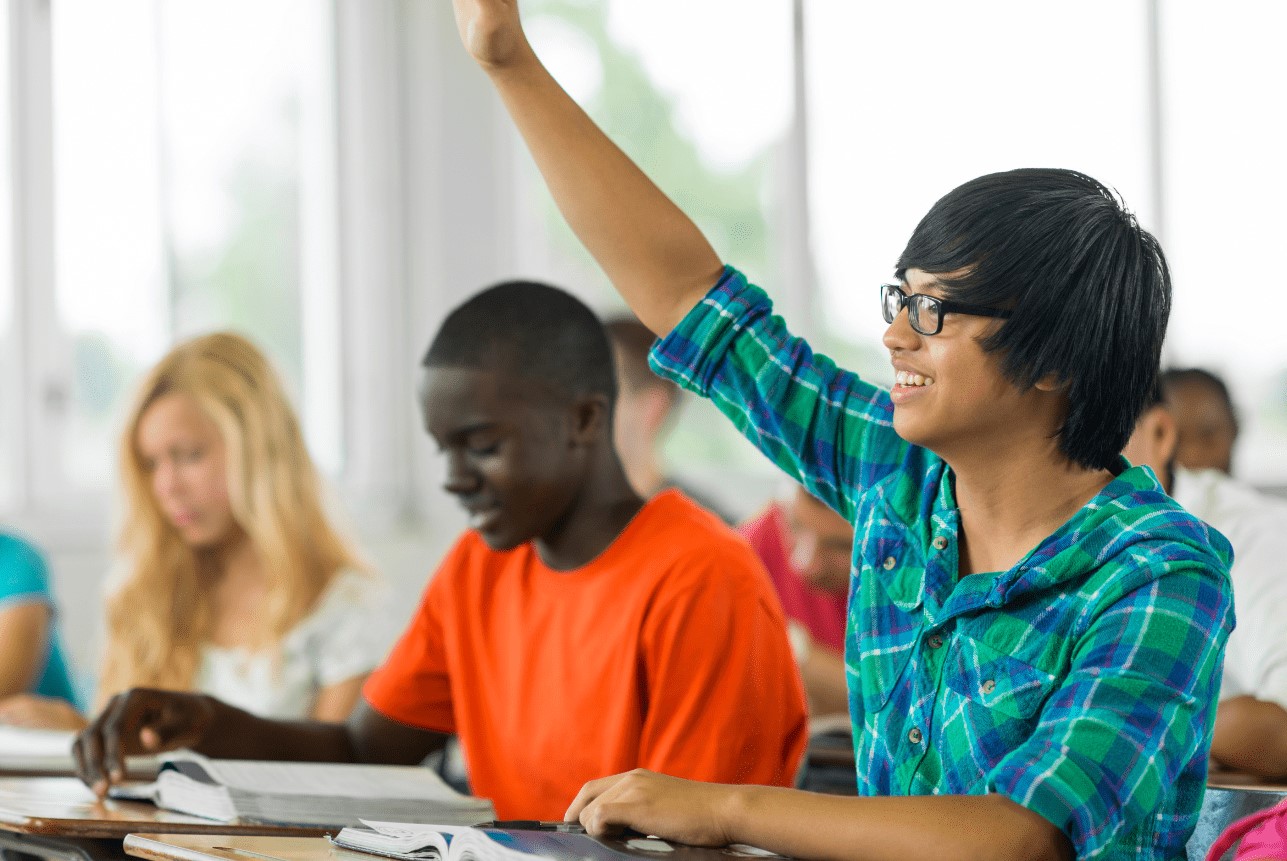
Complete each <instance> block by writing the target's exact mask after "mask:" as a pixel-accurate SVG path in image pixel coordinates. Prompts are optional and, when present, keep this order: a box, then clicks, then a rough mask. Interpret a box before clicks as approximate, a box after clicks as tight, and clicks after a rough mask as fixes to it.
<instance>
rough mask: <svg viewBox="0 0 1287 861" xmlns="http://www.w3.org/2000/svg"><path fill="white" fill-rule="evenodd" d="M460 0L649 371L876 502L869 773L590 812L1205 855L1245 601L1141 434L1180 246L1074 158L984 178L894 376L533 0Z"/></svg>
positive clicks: (1018, 848) (860, 726)
mask: <svg viewBox="0 0 1287 861" xmlns="http://www.w3.org/2000/svg"><path fill="white" fill-rule="evenodd" d="M455 9H456V14H457V21H458V24H459V26H460V32H461V35H462V38H463V41H464V43H465V45H466V46H467V48H468V50H469V51H470V53H471V54H472V55H473V56H474V58H475V59H476V60H477V61H478V63H479V64H480V65H481V66H482V68H483V69H484V70H485V72H486V73H487V74H488V76H489V77H490V79H491V81H492V83H493V84H494V85H495V87H496V89H497V91H498V92H499V94H500V96H501V99H502V100H503V101H504V103H505V105H506V107H507V109H508V110H509V112H510V114H511V116H512V117H513V118H514V120H515V122H516V124H517V125H518V128H519V130H520V132H521V133H522V134H523V136H524V138H525V139H526V141H527V144H528V146H529V148H530V149H531V151H532V153H533V155H534V157H535V159H536V163H537V165H538V167H539V168H540V169H541V171H542V173H543V175H544V176H545V178H546V181H547V183H548V184H549V187H550V189H551V191H552V192H553V194H554V198H555V201H556V202H557V204H558V205H559V207H560V209H561V210H562V212H563V214H564V216H565V217H566V218H567V220H568V222H569V223H570V225H571V226H572V228H573V229H574V230H575V231H576V232H577V234H578V235H579V236H580V238H581V240H582V241H583V242H584V243H585V245H586V246H587V248H588V249H589V250H590V252H591V253H592V254H593V255H594V256H595V258H596V259H597V260H598V262H599V263H600V265H601V266H602V267H603V268H604V270H605V271H606V273H607V275H608V277H609V278H610V279H611V280H612V282H613V284H614V285H616V287H617V288H618V290H619V291H620V292H621V294H622V295H623V296H624V297H625V299H626V301H627V303H628V304H630V306H631V307H632V308H633V310H634V311H635V313H636V314H637V315H638V316H639V318H640V319H641V320H642V321H643V322H644V323H645V324H647V325H648V326H649V327H650V328H651V329H652V330H653V331H654V332H656V333H657V334H658V335H661V336H664V338H663V340H662V342H661V343H660V344H659V345H658V346H657V347H656V348H655V349H654V351H653V362H654V367H655V368H657V369H658V370H659V371H660V372H662V373H663V374H665V375H666V376H668V377H670V378H672V379H674V380H676V381H678V382H680V383H681V384H682V385H684V386H686V387H688V388H690V389H692V390H694V391H696V392H697V393H699V394H702V395H706V396H708V397H711V398H712V399H713V400H714V402H715V403H716V404H717V405H718V406H719V407H720V408H721V409H722V410H723V411H724V412H725V413H727V414H728V415H729V417H730V418H731V419H732V420H733V421H734V422H735V423H736V424H737V426H738V427H739V428H741V429H742V430H743V431H744V432H745V433H746V435H747V436H748V437H749V438H750V439H751V440H752V441H753V442H755V443H756V444H757V445H758V446H759V447H760V448H761V449H762V450H764V452H765V453H766V454H767V455H768V456H769V457H770V458H772V459H773V460H774V461H775V462H776V463H777V464H778V465H779V466H780V467H781V468H782V469H784V470H785V471H786V472H787V473H789V474H790V475H791V477H793V478H795V479H797V480H798V481H800V482H801V483H803V484H804V485H805V486H806V487H807V488H808V489H809V491H810V492H812V493H813V494H814V495H815V496H818V497H819V498H820V499H822V500H824V501H825V502H827V503H828V505H830V506H831V507H832V508H833V509H835V510H836V511H838V512H840V513H841V514H842V515H844V516H845V517H846V519H848V520H850V521H851V522H852V523H853V524H854V526H855V544H854V554H853V568H854V570H853V577H854V578H855V582H854V585H853V589H852V592H851V594H852V599H851V602H850V613H849V619H850V622H849V630H848V632H847V643H846V656H847V659H848V661H849V663H850V676H849V678H850V713H851V717H852V720H853V723H854V733H855V741H856V746H857V764H858V772H859V775H860V777H859V785H858V789H859V792H860V795H861V796H863V797H857V798H845V797H823V796H816V795H810V794H806V793H801V792H797V791H793V790H785V789H773V788H764V787H728V786H719V785H714V784H707V783H698V782H693V781H686V780H679V779H676V778H674V777H671V776H664V775H659V774H654V773H651V772H644V771H635V772H631V773H627V774H622V775H617V776H614V777H609V778H605V779H601V780H597V781H593V782H591V783H590V784H588V785H587V786H586V787H585V788H584V789H583V790H582V792H581V794H580V795H579V796H578V798H577V800H576V801H575V802H574V803H573V804H572V806H571V807H570V808H569V810H568V812H567V816H568V818H579V819H580V821H581V822H582V823H584V824H585V825H586V826H587V827H588V828H589V829H590V831H591V832H593V833H596V834H598V833H604V832H606V831H610V830H613V829H619V828H622V827H631V828H634V829H636V830H639V831H642V832H645V833H648V834H656V835H658V836H661V837H667V838H671V839H675V840H680V841H685V842H689V843H697V844H721V843H729V842H744V843H750V844H753V845H756V846H761V847H764V848H767V849H771V850H775V851H778V852H781V853H784V854H787V855H793V856H797V857H802V858H825V859H899V861H902V859H906V858H930V857H934V858H965V857H970V858H974V857H991V858H1071V857H1074V856H1077V857H1086V858H1088V857H1111V858H1124V857H1133V858H1158V859H1162V858H1166V859H1170V858H1176V857H1182V856H1183V854H1184V847H1185V842H1186V840H1187V838H1188V836H1189V834H1190V832H1191V831H1192V829H1193V826H1194V824H1195V822H1196V820H1197V816H1198V810H1199V807H1200V805H1201V801H1202V797H1203V791H1204V786H1205V778H1206V769H1207V750H1208V747H1209V745H1210V740H1211V726H1212V719H1213V717H1214V713H1215V709H1214V701H1215V697H1216V693H1217V690H1218V686H1219V675H1220V665H1221V659H1222V650H1223V646H1224V642H1225V639H1226V636H1227V634H1228V631H1229V630H1230V628H1231V626H1232V622H1233V619H1232V611H1231V594H1230V587H1229V575H1228V563H1229V548H1228V544H1227V542H1226V541H1225V540H1224V539H1223V538H1222V537H1221V536H1219V535H1218V534H1217V533H1215V532H1214V531H1212V530H1210V529H1208V528H1207V527H1206V526H1205V525H1204V524H1202V523H1201V522H1200V521H1198V520H1196V519H1195V518H1193V517H1192V515H1190V514H1188V513H1187V512H1185V511H1184V510H1183V509H1181V508H1180V507H1179V506H1177V505H1176V504H1175V503H1174V502H1173V501H1172V500H1171V499H1170V498H1169V497H1167V496H1166V494H1165V493H1164V492H1163V491H1162V489H1161V488H1160V487H1159V486H1158V484H1157V482H1156V481H1155V480H1154V478H1153V476H1152V474H1151V473H1149V472H1148V471H1146V470H1143V469H1138V468H1129V466H1128V464H1127V463H1126V462H1125V461H1124V460H1123V459H1122V458H1121V457H1120V454H1119V453H1120V451H1121V449H1122V447H1123V445H1124V444H1125V442H1126V439H1127V437H1128V436H1129V435H1130V432H1131V429H1132V426H1133V425H1134V422H1135V418H1136V417H1137V416H1138V414H1139V412H1140V410H1141V408H1142V406H1143V404H1144V401H1145V399H1146V397H1147V395H1148V392H1149V389H1150V388H1151V386H1152V385H1153V383H1154V380H1155V378H1156V374H1157V366H1158V359H1159V355H1160V351H1161V344H1162V338H1163V334H1164V331H1165V327H1166V319H1167V315H1168V311H1169V306H1170V287H1169V276H1168V273H1167V268H1166V263H1165V260H1164V257H1163V255H1162V252H1161V249H1160V248H1159V247H1158V244H1157V242H1156V240H1155V239H1154V238H1153V237H1152V236H1150V235H1149V234H1148V233H1147V232H1145V231H1144V230H1142V229H1141V228H1140V227H1139V226H1138V225H1137V224H1136V222H1135V220H1134V219H1133V217H1132V216H1130V215H1129V214H1128V213H1127V212H1126V211H1125V210H1124V209H1123V208H1122V206H1121V204H1120V203H1119V201H1118V200H1117V199H1116V197H1115V196H1114V195H1113V194H1112V193H1111V192H1110V191H1109V190H1108V189H1106V188H1105V187H1104V186H1103V185H1101V184H1100V183H1098V182H1096V181H1094V180H1093V179H1091V178H1089V177H1086V176H1084V175H1081V174H1078V173H1075V172H1072V171H1065V170H1020V171H1013V172H1010V173H1002V174H994V175H991V176H986V177H981V178H979V179H977V180H974V181H972V182H968V183H966V184H965V185H963V186H961V187H960V188H958V189H956V190H954V191H952V192H950V193H949V194H948V195H946V196H945V197H944V198H943V199H941V200H940V201H938V202H937V203H936V204H935V205H934V207H933V208H932V209H931V210H930V212H929V213H928V214H927V215H926V216H925V218H924V219H923V220H922V221H921V223H920V224H919V225H918V226H917V228H916V230H915V232H914V233H913V235H912V238H911V240H910V241H909V243H908V245H907V247H906V249H905V250H904V251H903V253H902V255H901V256H900V259H899V261H898V264H897V269H896V272H895V275H896V278H897V283H895V284H890V285H886V286H882V287H881V288H880V301H881V307H882V311H883V314H884V317H885V319H886V321H887V322H888V323H889V328H888V330H887V331H886V334H885V336H884V344H885V347H886V348H887V349H888V350H889V354H890V359H891V362H892V364H893V366H894V370H895V372H896V383H895V385H894V387H893V389H892V391H884V390H882V389H879V388H877V387H875V386H872V385H869V384H867V383H865V382H863V381H861V380H860V379H858V377H857V376H856V375H854V374H852V373H850V372H848V371H845V370H843V369H841V368H838V367H837V366H836V365H835V364H834V363H833V362H831V361H830V360H828V359H826V358H825V357H823V356H820V355H817V354H815V353H813V352H812V351H811V350H810V348H809V345H808V344H807V343H806V342H805V341H803V340H801V339H799V338H795V337H793V336H791V334H790V333H789V331H788V330H787V329H786V327H785V324H784V323H783V321H782V320H781V319H780V318H778V317H776V316H774V315H773V312H772V304H771V302H770V300H769V298H768V297H767V296H766V295H765V293H764V292H763V291H761V290H760V289H758V288H756V287H754V286H751V285H750V284H748V283H747V282H746V279H745V278H744V277H743V276H742V275H741V273H739V272H738V271H737V270H736V269H733V268H731V267H726V266H724V265H723V264H722V262H721V261H720V259H719V257H718V256H717V255H716V253H715V252H714V251H713V250H712V249H711V247H710V245H709V244H708V243H707V242H706V240H705V238H704V237H703V236H702V235H701V233H700V232H699V231H698V230H697V228H696V227H695V226H694V225H693V223H692V222H691V221H690V220H689V219H688V218H686V217H685V216H684V214H683V213H682V212H680V211H679V209H678V208H676V207H675V206H674V205H673V204H672V203H671V202H670V201H669V200H668V199H667V198H666V197H665V195H664V194H662V192H660V191H659V190H658V189H657V188H656V187H655V186H654V185H653V184H652V183H651V182H649V180H648V179H647V178H646V177H645V176H644V175H643V174H642V173H641V172H640V171H639V170H638V169H637V168H636V167H635V166H634V165H633V164H631V163H630V161H629V160H628V159H627V158H626V157H625V156H624V155H623V154H622V153H621V151H620V150H618V149H617V148H616V147H615V146H614V145H613V144H612V143H611V142H610V141H609V140H608V139H607V138H606V137H605V136H604V135H603V134H602V133H601V132H600V131H599V130H598V129H597V128H596V127H595V126H594V124H593V123H592V122H591V121H590V119H589V118H588V117H587V116H586V115H585V113H584V112H583V111H582V110H581V109H580V108H579V107H578V106H577V105H576V104H575V102H573V101H572V99H571V98H569V97H568V96H567V95H566V94H565V93H564V92H563V91H562V90H561V89H560V88H559V86H558V84H557V83H556V82H555V81H554V79H553V78H552V77H551V76H550V75H549V74H548V73H547V72H546V70H545V69H544V68H543V67H542V65H541V63H540V61H539V60H538V59H537V57H536V56H535V53H534V52H533V50H532V48H531V47H530V45H529V44H528V42H527V40H526V38H525V36H524V33H523V30H522V26H521V23H520V20H519V15H518V9H517V6H516V4H515V3H514V2H503V1H502V0H455ZM713 35H714V34H713ZM730 56H731V57H736V52H733V54H730ZM734 61H736V60H734ZM874 288H875V285H872V299H875V298H876V295H875V294H876V290H875V289H874ZM873 304H874V303H873ZM874 310H875V309H874V308H873V311H874ZM734 667H735V665H734V663H733V662H732V661H729V671H730V672H732V671H733V670H734Z"/></svg>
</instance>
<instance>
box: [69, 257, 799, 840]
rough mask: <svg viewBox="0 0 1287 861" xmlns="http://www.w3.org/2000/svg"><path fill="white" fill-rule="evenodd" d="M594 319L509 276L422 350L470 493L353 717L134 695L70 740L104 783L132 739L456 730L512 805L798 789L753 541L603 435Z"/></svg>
mask: <svg viewBox="0 0 1287 861" xmlns="http://www.w3.org/2000/svg"><path fill="white" fill-rule="evenodd" d="M615 396H616V383H615V380H614V376H613V372H612V356H611V353H610V348H609V346H608V340H607V337H606V335H605V334H604V331H603V327H602V326H601V325H600V323H599V321H598V320H597V319H596V318H595V316H594V314H593V313H592V312H591V311H590V309H589V308H587V307H585V305H583V304H582V303H581V302H579V301H577V300H576V299H575V298H573V297H572V296H570V295H568V294H566V293H564V292H562V291H560V290H557V289H555V288H552V287H548V286H545V285H540V284H533V283H528V282H511V283H506V284H502V285H498V286H496V287H494V288H491V289H489V290H487V291H484V292H483V293H481V294H479V295H477V296H475V297H474V298H472V299H470V300H469V301H467V302H465V303H464V304H463V305H462V306H460V307H459V308H457V309H456V310H454V311H453V312H452V313H451V314H450V315H449V316H448V317H447V319H446V321H445V322H444V323H443V325H442V328H441V329H440V330H439V332H438V334H437V335H436V336H435V338H434V340H433V344H432V345H431V346H430V347H429V351H428V353H427V354H426V356H425V359H424V372H423V376H422V384H421V389H420V400H421V408H422V412H423V416H424V425H425V430H426V431H427V432H428V433H429V435H430V437H432V439H433V441H434V443H435V444H436V445H437V446H438V448H439V449H440V451H441V452H442V454H443V456H444V457H445V458H446V462H447V472H446V481H445V483H444V486H443V487H444V490H446V491H447V492H448V493H449V494H451V495H452V496H454V497H456V499H457V500H458V501H459V502H460V504H461V505H462V506H463V507H464V508H465V510H466V511H468V512H469V524H470V529H469V530H468V531H467V532H465V533H464V534H463V535H462V536H461V537H460V539H459V540H458V541H457V542H456V544H455V546H454V547H452V548H451V550H450V551H449V552H448V553H447V556H446V558H445V559H444V560H443V561H442V563H441V564H440V566H439V568H438V571H437V573H436V574H434V576H433V579H432V580H431V581H430V582H429V586H428V588H427V589H426V590H425V594H424V599H423V601H422V602H421V605H420V607H419V609H418V610H417V611H416V613H415V616H414V618H413V619H412V622H411V624H410V626H409V627H408V628H407V630H406V631H405V633H404V634H403V635H402V638H401V639H400V640H399V642H398V643H397V645H395V646H394V648H393V651H392V653H391V654H390V655H389V657H388V659H387V660H386V662H385V664H384V665H383V666H382V667H380V668H379V669H378V670H376V672H375V673H374V674H373V675H372V676H371V678H370V679H369V680H368V681H367V683H366V686H365V688H364V689H363V700H362V702H361V703H359V705H358V707H357V708H356V709H355V710H354V712H353V715H352V716H351V717H350V719H349V721H348V723H347V724H346V725H331V724H318V723H311V722H306V721H294V722H286V721H273V720H265V719H263V718H257V717H254V716H252V715H250V714H248V713H246V712H244V711H241V710H239V709H236V708H233V707H232V706H230V705H227V704H224V703H221V702H219V701H217V700H215V699H213V698H211V697H201V696H195V695H191V694H167V693H163V692H158V691H148V690H135V691H131V692H129V693H127V694H125V695H122V696H121V697H119V698H117V700H116V701H114V703H113V704H112V705H111V706H109V708H108V709H107V711H106V712H105V713H104V714H103V715H102V716H101V717H100V718H99V719H98V720H97V721H96V722H95V724H94V725H93V726H91V727H90V728H89V729H88V730H87V731H86V732H84V733H83V734H82V735H81V736H80V739H79V740H78V742H77V747H76V749H77V756H78V758H79V763H80V770H81V775H82V777H83V778H84V779H85V781H86V782H87V783H89V784H90V785H91V786H93V787H95V788H96V789H97V790H99V791H104V790H105V789H106V787H107V785H108V784H109V783H110V782H111V781H112V780H113V779H115V776H119V772H120V768H121V757H122V755H123V754H128V753H132V752H139V751H145V750H146V751H154V750H159V749H168V748H172V747H179V746H188V747H194V748H195V749H197V750H198V751H201V752H203V753H207V754H210V755H213V756H228V757H240V758H262V759H278V760H281V759H286V760H314V761H331V762H352V761H359V762H382V763H400V764H413V763H418V762H420V761H421V760H422V759H424V757H425V756H426V755H427V754H429V753H431V752H433V751H434V750H437V749H438V748H440V747H441V746H442V744H443V743H444V742H445V740H446V739H447V737H448V735H449V734H453V733H454V734H456V735H457V736H458V737H459V739H460V743H461V747H462V749H463V752H464V755H465V760H466V761H467V762H468V764H469V772H470V782H471V787H472V789H473V791H474V792H475V793H476V794H477V795H480V796H483V797H486V798H490V799H491V800H492V801H493V803H494V804H495V806H496V810H497V812H498V813H499V814H500V815H501V816H502V817H504V818H517V817H521V818H525V819H551V818H557V817H558V816H560V815H561V814H562V813H563V811H564V810H565V809H566V808H567V805H568V804H569V803H570V802H571V800H572V798H573V797H574V796H575V795H576V793H577V791H578V790H579V789H580V788H581V786H582V785H583V784H584V783H585V781H587V780H590V779H593V778H595V777H601V776H603V775H606V774H611V773H613V772H617V771H621V770H624V769H630V768H635V767H641V766H642V767H647V768H654V769H659V770H662V771H667V772H671V773H674V774H680V775H684V776H686V777H692V778H697V779H702V780H718V781H723V782H728V783H735V782H737V783H740V782H758V783H769V784H778V785H782V786H786V785H790V783H791V781H792V779H793V778H794V775H795V772H796V768H797V766H798V764H799V761H800V757H801V754H802V752H803V750H804V745H805V741H806V732H807V730H806V719H805V710H804V697H803V692H802V690H801V686H800V680H799V676H798V675H797V673H796V671H795V667H794V664H793V662H792V658H791V650H790V646H789V644H788V643H787V639H786V623H785V620H784V619H783V617H782V611H781V608H780V607H779V605H778V603H777V600H776V598H775V597H774V595H773V591H772V586H771V585H770V584H769V581H768V577H767V575H766V574H765V572H764V569H763V568H762V567H761V566H760V564H759V562H758V561H757V560H756V559H755V556H754V554H753V553H752V552H751V550H750V548H749V547H747V546H746V544H745V543H744V542H742V541H741V540H740V539H739V538H738V537H737V535H736V534H735V533H733V532H732V530H731V529H729V528H728V527H727V526H725V525H724V524H722V523H721V522H720V521H719V520H718V519H717V518H716V517H715V516H714V515H712V514H710V513H709V512H707V511H704V510H702V509H701V508H699V507H698V506H697V505H695V504H694V503H693V502H691V501H690V500H688V499H687V498H685V497H684V496H683V495H682V494H681V493H679V492H678V491H674V490H670V491H663V492H662V493H660V494H658V495H656V496H654V497H653V498H652V499H650V500H648V501H647V502H644V501H643V500H642V499H640V498H639V496H638V494H636V493H635V491H634V490H633V489H632V488H631V487H630V484H629V482H628V481H627V480H626V476H625V471H624V470H623V469H622V466H621V461H620V460H619V459H618V457H617V454H616V451H615V449H614V447H613V442H612V415H613V402H614V399H615Z"/></svg>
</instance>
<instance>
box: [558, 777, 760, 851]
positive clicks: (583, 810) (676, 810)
mask: <svg viewBox="0 0 1287 861" xmlns="http://www.w3.org/2000/svg"><path fill="white" fill-rule="evenodd" d="M733 789H734V787H730V786H724V785H722V784H717V783H701V782H698V781H695V780H681V779H680V778H678V777H667V776H666V775H664V774H657V773H656V772H652V771H648V770H646V769H642V768H636V769H635V770H634V771H630V772H627V773H625V774H618V775H614V776H612V777H605V778H602V779H601V780H592V781H590V782H589V783H587V784H586V785H585V786H583V787H582V788H581V791H580V792H578V793H577V796H576V798H575V799H573V801H572V806H571V807H569V808H568V812H567V813H566V814H565V815H564V817H563V818H564V819H567V820H569V821H574V820H580V822H581V824H582V825H584V826H585V830H586V831H587V832H589V833H590V834H592V835H594V836H596V837H603V836H607V835H613V834H617V833H619V832H621V831H622V830H624V829H626V828H631V829H634V830H635V831H638V832H640V833H641V834H655V835H657V836H658V837H662V838H665V839H667V840H675V841H678V842H680V843H687V844H689V845H690V846H726V845H728V844H729V843H731V842H733V841H732V839H731V837H730V835H729V833H728V829H727V826H726V825H725V822H724V816H723V813H724V810H725V808H727V806H728V804H729V802H730V800H732V798H733V796H734V794H735V793H734V792H733V791H732V790H733Z"/></svg>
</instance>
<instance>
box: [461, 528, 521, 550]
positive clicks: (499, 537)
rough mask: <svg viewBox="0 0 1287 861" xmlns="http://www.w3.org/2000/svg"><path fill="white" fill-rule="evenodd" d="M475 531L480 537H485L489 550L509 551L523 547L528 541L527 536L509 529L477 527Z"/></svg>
mask: <svg viewBox="0 0 1287 861" xmlns="http://www.w3.org/2000/svg"><path fill="white" fill-rule="evenodd" d="M474 531H475V532H477V533H478V537H479V538H481V539H483V543H484V544H486V545H487V548H488V549H489V550H494V551H495V552H497V553H508V552H509V551H510V550H515V549H517V548H519V547H522V546H523V545H524V544H526V543H527V541H528V539H527V538H526V537H519V536H516V535H514V534H513V533H511V532H509V531H507V530H500V529H487V530H483V529H475V530H474Z"/></svg>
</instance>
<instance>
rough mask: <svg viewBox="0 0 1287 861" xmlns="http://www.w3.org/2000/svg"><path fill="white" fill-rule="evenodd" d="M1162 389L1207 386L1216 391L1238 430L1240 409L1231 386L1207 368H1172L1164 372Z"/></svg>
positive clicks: (1165, 390)
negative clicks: (1231, 392) (1235, 401)
mask: <svg viewBox="0 0 1287 861" xmlns="http://www.w3.org/2000/svg"><path fill="white" fill-rule="evenodd" d="M1161 383H1162V391H1163V392H1164V393H1167V392H1170V391H1171V389H1173V388H1174V387H1176V386H1186V385H1198V386H1206V387H1207V388H1208V389H1210V390H1211V391H1213V392H1215V394H1216V397H1218V398H1219V399H1220V401H1221V402H1222V403H1223V404H1224V408H1225V411H1226V412H1227V413H1228V414H1229V421H1230V422H1232V423H1233V429H1234V432H1235V433H1236V432H1237V430H1238V410H1237V408H1236V407H1234V405H1233V396H1232V395H1230V394H1229V387H1228V386H1227V385H1225V382H1224V380H1222V379H1221V378H1220V377H1218V376H1217V375H1215V374H1213V373H1212V372H1211V371H1208V370H1206V369H1205V368H1171V369H1169V370H1166V371H1163V372H1162V378H1161Z"/></svg>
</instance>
